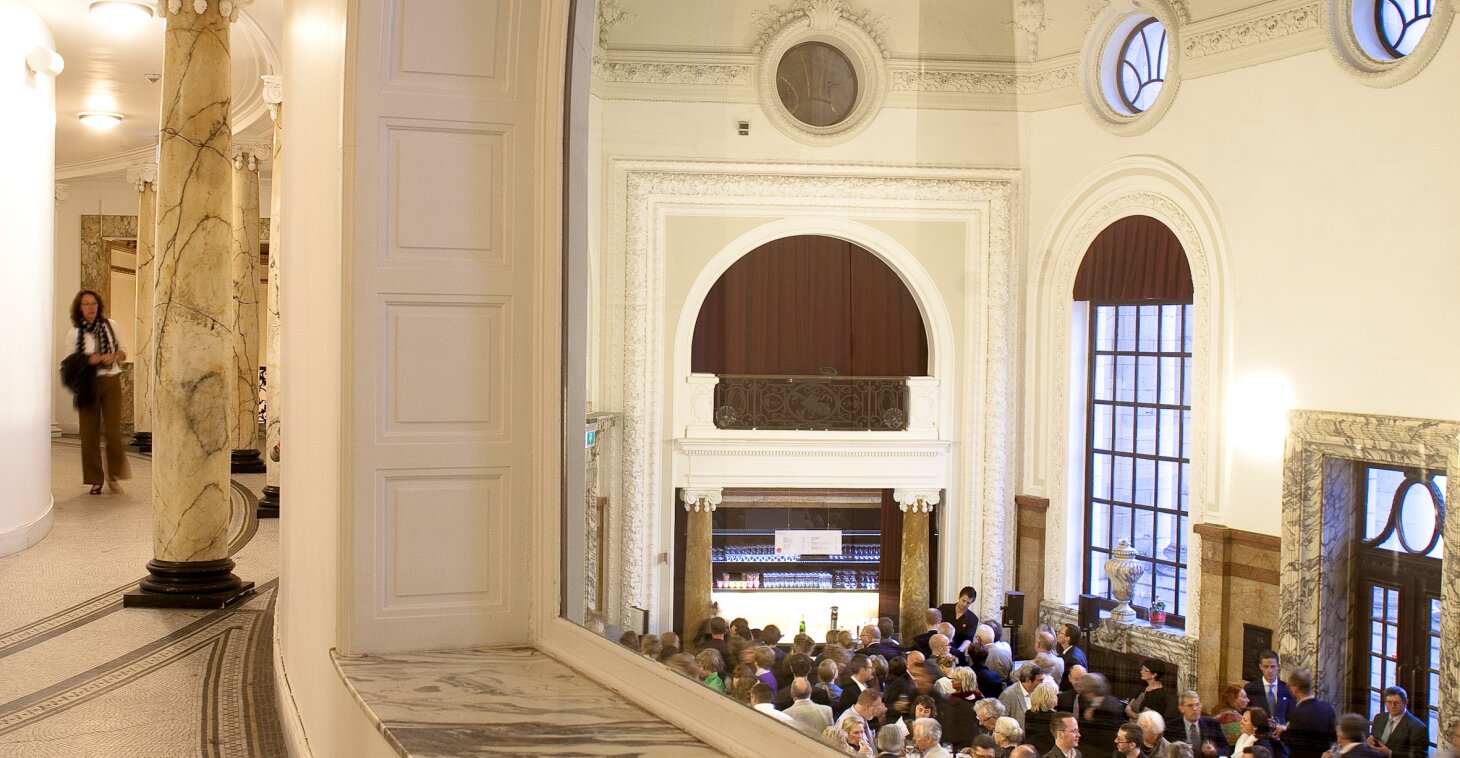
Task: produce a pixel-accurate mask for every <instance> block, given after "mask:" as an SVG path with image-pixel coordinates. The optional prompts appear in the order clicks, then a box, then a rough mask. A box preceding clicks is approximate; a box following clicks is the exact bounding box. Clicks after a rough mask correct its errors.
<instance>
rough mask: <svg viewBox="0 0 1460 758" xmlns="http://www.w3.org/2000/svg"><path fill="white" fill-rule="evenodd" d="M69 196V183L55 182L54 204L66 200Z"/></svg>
mask: <svg viewBox="0 0 1460 758" xmlns="http://www.w3.org/2000/svg"><path fill="white" fill-rule="evenodd" d="M70 197H71V185H69V184H62V183H60V182H56V205H57V206H60V205H61V203H64V202H66V201H67V200H68V199H70Z"/></svg>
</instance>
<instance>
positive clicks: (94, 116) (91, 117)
mask: <svg viewBox="0 0 1460 758" xmlns="http://www.w3.org/2000/svg"><path fill="white" fill-rule="evenodd" d="M76 118H79V119H81V123H83V124H86V125H87V126H89V127H91V128H92V129H96V130H97V131H104V130H107V129H111V128H114V127H115V126H116V125H117V124H120V123H122V114H120V113H105V112H103V111H82V112H80V113H78V114H76Z"/></svg>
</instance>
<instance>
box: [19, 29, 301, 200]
mask: <svg viewBox="0 0 1460 758" xmlns="http://www.w3.org/2000/svg"><path fill="white" fill-rule="evenodd" d="M26 1H27V2H28V3H29V4H30V5H31V7H33V8H35V10H36V12H38V13H40V15H41V18H43V19H44V20H45V22H46V25H47V26H49V27H50V29H51V34H52V35H54V36H55V38H56V51H57V52H59V53H60V54H61V57H62V58H63V59H64V60H65V62H66V67H65V70H64V71H62V72H61V74H60V76H58V77H57V78H56V174H57V178H74V177H79V176H87V175H92V174H104V173H114V172H116V171H119V170H124V169H125V168H126V166H127V165H129V164H132V163H138V162H142V161H144V160H151V158H149V157H148V156H150V155H153V154H154V151H155V145H156V144H157V131H158V129H157V124H158V121H159V116H160V108H161V106H160V101H161V91H162V89H161V88H162V85H161V84H160V83H158V84H153V83H151V82H149V81H147V78H146V76H147V74H149V73H161V72H162V37H163V21H162V20H161V19H158V18H154V19H153V20H151V21H149V22H148V23H147V24H145V25H144V26H142V27H140V28H136V29H132V30H120V29H116V28H108V27H106V26H103V25H102V24H101V23H99V22H97V21H95V20H93V19H92V18H91V16H90V14H89V13H88V10H87V9H88V7H89V6H90V5H91V0H26ZM283 22H284V0H256V1H255V2H253V3H252V4H250V5H247V6H246V7H244V9H243V12H242V13H241V14H240V16H239V20H238V22H237V23H235V24H234V25H233V30H232V31H233V34H232V40H231V43H232V53H233V114H234V123H233V131H234V133H235V135H238V137H239V138H241V139H252V140H259V139H262V140H265V141H267V139H268V135H269V133H270V129H271V127H270V125H269V117H268V111H267V109H266V108H265V107H264V104H263V99H262V93H263V85H262V82H261V81H260V80H259V76H260V75H262V74H274V73H279V72H280V69H281V66H280V61H279V55H278V52H277V51H278V47H279V42H281V41H282V35H283ZM87 110H100V111H113V112H116V113H120V114H122V115H123V116H124V117H125V120H124V121H123V122H122V124H121V126H118V127H117V128H115V129H111V130H109V131H96V130H93V129H90V128H88V127H86V126H83V125H82V124H81V122H80V121H78V120H77V118H76V114H77V113H79V112H81V111H87Z"/></svg>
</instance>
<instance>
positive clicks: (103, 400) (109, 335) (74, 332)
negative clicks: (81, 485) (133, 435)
mask: <svg viewBox="0 0 1460 758" xmlns="http://www.w3.org/2000/svg"><path fill="white" fill-rule="evenodd" d="M71 325H72V328H71V331H70V332H68V333H67V335H66V344H67V345H68V346H70V347H71V349H73V350H74V351H75V352H78V353H82V354H83V355H85V356H87V362H88V363H90V364H91V365H92V366H95V367H96V381H95V384H94V392H93V394H92V398H91V402H89V403H84V404H82V405H81V406H79V407H78V408H77V410H78V411H80V413H81V475H82V479H83V480H84V481H85V482H86V483H87V484H89V485H91V494H93V495H100V494H101V485H102V482H103V481H105V482H106V484H107V485H108V486H109V487H110V488H111V491H112V492H121V491H122V487H121V485H120V484H118V480H121V479H131V478H132V468H131V465H130V464H128V462H127V451H126V449H125V448H124V447H123V446H122V417H121V413H122V363H123V362H124V361H126V360H127V351H126V349H125V348H124V347H123V346H122V341H121V338H120V337H118V336H117V327H116V324H114V323H112V320H111V319H109V318H107V317H106V307H105V305H103V304H102V301H101V296H100V295H98V294H96V293H95V292H92V291H91V290H81V291H80V292H78V293H76V297H75V299H73V300H72V301H71ZM102 437H105V438H106V467H105V468H102V460H101V440H102Z"/></svg>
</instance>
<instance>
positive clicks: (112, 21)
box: [91, 0, 155, 29]
mask: <svg viewBox="0 0 1460 758" xmlns="http://www.w3.org/2000/svg"><path fill="white" fill-rule="evenodd" d="M154 13H155V11H154V10H153V6H152V4H151V3H145V2H141V0H96V2H94V3H92V4H91V17H92V18H94V19H96V20H98V21H101V22H102V23H104V24H106V25H108V26H116V27H120V28H124V29H132V28H135V27H138V26H141V25H142V24H145V23H147V22H148V21H150V20H152V16H153V15H154Z"/></svg>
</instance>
